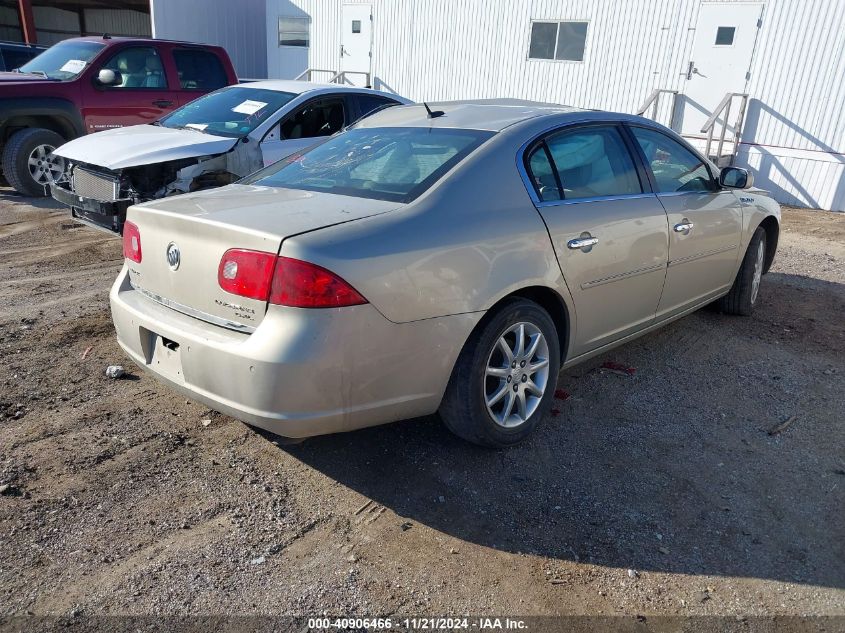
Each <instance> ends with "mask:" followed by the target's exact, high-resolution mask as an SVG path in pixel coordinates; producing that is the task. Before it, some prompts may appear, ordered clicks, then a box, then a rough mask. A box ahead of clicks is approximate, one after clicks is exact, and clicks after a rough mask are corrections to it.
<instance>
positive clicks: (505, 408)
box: [484, 322, 549, 428]
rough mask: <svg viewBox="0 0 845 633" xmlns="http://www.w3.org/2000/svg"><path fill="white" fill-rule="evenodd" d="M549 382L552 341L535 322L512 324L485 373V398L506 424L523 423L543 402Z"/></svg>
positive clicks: (492, 413) (496, 419) (497, 344)
mask: <svg viewBox="0 0 845 633" xmlns="http://www.w3.org/2000/svg"><path fill="white" fill-rule="evenodd" d="M548 382H549V344H548V342H547V341H546V337H545V336H543V333H542V332H541V331H540V328H538V327H537V326H536V325H534V324H533V323H529V322H519V323H516V324H514V325H511V326H509V327H508V328H507V329H506V330H505V331H504V332H502V334H501V335H500V336H499V338H498V339H497V340H496V342H495V344H494V345H493V349H492V350H491V351H490V354H489V355H488V357H487V365H486V367H485V375H484V402H485V403H486V405H487V412H488V413H489V414H490V416H491V417H492V418H493V421H494V422H495V423H496V424H498V425H499V426H502V427H505V428H513V427H517V426H519V425H520V424H523V423H524V422H525V421H526V420H528V418H530V417H531V415H532V414H533V413H534V412H535V411H536V410H537V407H538V406H540V401H541V400H542V399H543V394H544V393H545V392H546V388H547V386H548Z"/></svg>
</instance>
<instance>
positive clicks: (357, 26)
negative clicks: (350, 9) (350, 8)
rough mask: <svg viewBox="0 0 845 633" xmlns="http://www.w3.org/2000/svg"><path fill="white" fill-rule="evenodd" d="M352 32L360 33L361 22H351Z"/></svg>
mask: <svg viewBox="0 0 845 633" xmlns="http://www.w3.org/2000/svg"><path fill="white" fill-rule="evenodd" d="M352 32H353V33H360V32H361V20H352Z"/></svg>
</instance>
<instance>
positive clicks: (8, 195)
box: [0, 187, 66, 209]
mask: <svg viewBox="0 0 845 633" xmlns="http://www.w3.org/2000/svg"><path fill="white" fill-rule="evenodd" d="M0 202H3V203H4V205H6V206H7V207H8V206H20V207H35V208H36V209H66V207H64V206H63V205H62V204H61V203H60V202H57V201H56V200H53V198H51V197H49V196H47V197H44V198H34V197H31V196H25V195H22V194H20V193H18V192H17V191H15V190H14V189H12V188H11V187H0Z"/></svg>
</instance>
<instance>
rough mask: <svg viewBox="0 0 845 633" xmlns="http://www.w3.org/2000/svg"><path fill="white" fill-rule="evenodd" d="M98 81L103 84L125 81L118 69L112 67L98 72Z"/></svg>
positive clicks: (110, 84)
mask: <svg viewBox="0 0 845 633" xmlns="http://www.w3.org/2000/svg"><path fill="white" fill-rule="evenodd" d="M97 83H98V84H100V85H101V86H117V85H118V84H121V83H123V77H121V75H120V73H119V72H117V71H116V70H112V69H111V68H102V69H100V72H99V73H97Z"/></svg>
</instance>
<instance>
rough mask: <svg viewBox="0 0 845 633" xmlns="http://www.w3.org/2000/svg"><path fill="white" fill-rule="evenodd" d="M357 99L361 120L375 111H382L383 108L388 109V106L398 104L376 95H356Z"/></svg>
mask: <svg viewBox="0 0 845 633" xmlns="http://www.w3.org/2000/svg"><path fill="white" fill-rule="evenodd" d="M357 98H358V107H359V109H360V110H361V118H362V119H363V118H364V117H365V116H367V115H368V114H372V113H373V112H375V111H376V110H382V109H384V108H389V107H390V106H395V105H399V104H398V102H396V101H394V100H393V99H388V98H387V97H379V96H376V95H357Z"/></svg>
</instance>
